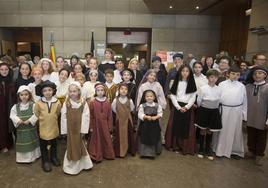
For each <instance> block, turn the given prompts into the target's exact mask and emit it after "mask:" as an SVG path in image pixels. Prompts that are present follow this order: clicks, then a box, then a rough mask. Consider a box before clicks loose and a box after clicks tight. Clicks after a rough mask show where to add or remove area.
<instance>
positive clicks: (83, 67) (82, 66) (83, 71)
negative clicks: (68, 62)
mask: <svg viewBox="0 0 268 188" xmlns="http://www.w3.org/2000/svg"><path fill="white" fill-rule="evenodd" d="M77 65H80V66H81V68H82V73H83V74H85V73H86V71H87V69H86V66H85V65H84V64H82V63H80V62H78V63H76V64H74V66H73V71H74V68H75V67H76V66H77Z"/></svg>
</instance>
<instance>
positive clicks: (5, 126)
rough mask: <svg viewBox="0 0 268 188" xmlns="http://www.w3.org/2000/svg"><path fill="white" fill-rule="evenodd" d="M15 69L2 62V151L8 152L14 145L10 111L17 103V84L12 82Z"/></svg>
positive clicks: (0, 88)
mask: <svg viewBox="0 0 268 188" xmlns="http://www.w3.org/2000/svg"><path fill="white" fill-rule="evenodd" d="M12 77H13V71H12V70H11V68H10V67H9V65H8V64H7V63H5V62H3V63H0V107H1V108H0V114H1V121H0V151H1V152H4V153H6V152H8V149H9V148H10V147H11V146H12V143H13V139H12V129H11V125H10V121H9V113H10V109H11V107H12V105H13V104H14V103H15V98H16V93H15V85H14V83H13V82H12Z"/></svg>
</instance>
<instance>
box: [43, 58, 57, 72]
mask: <svg viewBox="0 0 268 188" xmlns="http://www.w3.org/2000/svg"><path fill="white" fill-rule="evenodd" d="M45 61H46V62H48V64H49V69H48V73H49V74H51V73H52V72H53V71H54V69H55V68H54V64H53V63H52V62H51V61H47V60H44V61H42V62H41V68H42V70H43V72H44V73H45V71H44V68H43V63H44V62H45Z"/></svg>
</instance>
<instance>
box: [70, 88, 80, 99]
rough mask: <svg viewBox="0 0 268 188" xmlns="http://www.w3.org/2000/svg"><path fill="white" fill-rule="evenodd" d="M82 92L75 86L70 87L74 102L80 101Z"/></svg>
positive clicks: (71, 97)
mask: <svg viewBox="0 0 268 188" xmlns="http://www.w3.org/2000/svg"><path fill="white" fill-rule="evenodd" d="M79 94H80V90H79V89H78V88H77V86H75V85H70V86H69V97H70V99H72V100H78V99H79Z"/></svg>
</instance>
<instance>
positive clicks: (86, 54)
mask: <svg viewBox="0 0 268 188" xmlns="http://www.w3.org/2000/svg"><path fill="white" fill-rule="evenodd" d="M88 55H90V56H91V57H93V56H94V55H93V53H91V52H87V53H85V58H86V57H87V56H88Z"/></svg>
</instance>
